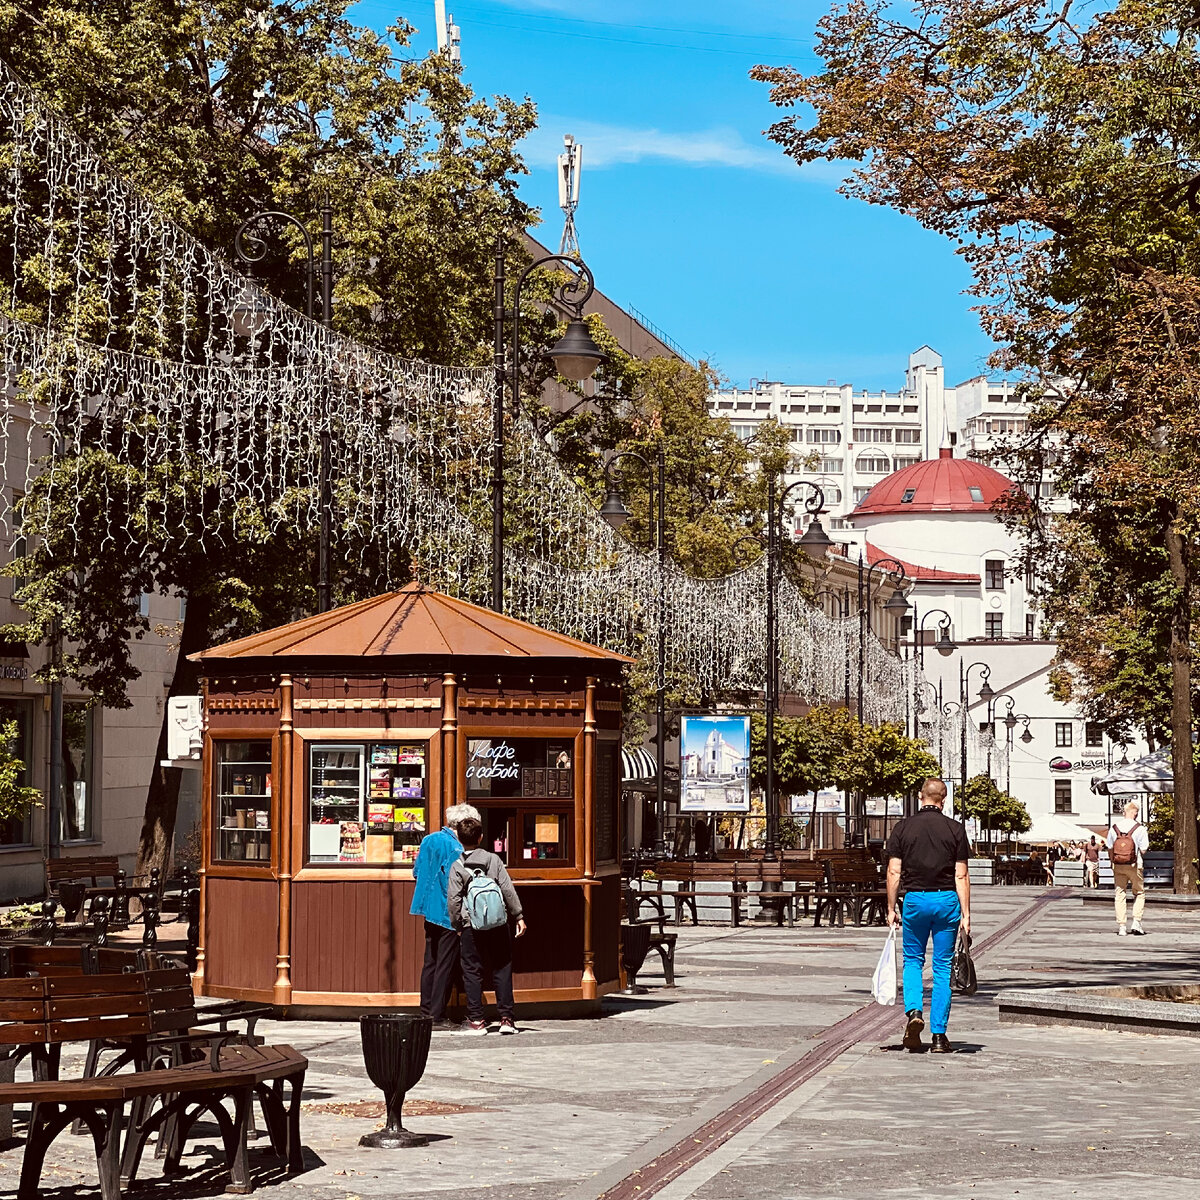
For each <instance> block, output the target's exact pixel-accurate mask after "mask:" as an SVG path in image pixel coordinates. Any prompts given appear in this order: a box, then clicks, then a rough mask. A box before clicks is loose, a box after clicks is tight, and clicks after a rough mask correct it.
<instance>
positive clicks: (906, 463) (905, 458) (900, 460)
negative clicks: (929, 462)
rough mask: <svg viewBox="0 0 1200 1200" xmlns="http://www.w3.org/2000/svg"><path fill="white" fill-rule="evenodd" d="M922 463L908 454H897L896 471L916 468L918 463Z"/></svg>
mask: <svg viewBox="0 0 1200 1200" xmlns="http://www.w3.org/2000/svg"><path fill="white" fill-rule="evenodd" d="M920 461H921V460H920V459H919V458H912V457H910V456H909V455H907V454H897V455H896V470H897V471H899V470H901V469H903V468H904V467H915V466H916V465H917V463H919V462H920Z"/></svg>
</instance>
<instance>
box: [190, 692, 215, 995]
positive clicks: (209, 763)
mask: <svg viewBox="0 0 1200 1200" xmlns="http://www.w3.org/2000/svg"><path fill="white" fill-rule="evenodd" d="M200 736H201V737H202V738H203V739H204V742H203V744H204V751H203V755H204V757H203V759H202V760H201V763H200V787H201V795H200V868H199V870H198V871H197V872H196V873H197V875H198V876H199V886H200V915H199V916H198V917H197V918H196V920H197V921H199V922H200V939H199V942H198V944H197V946H196V969H195V971H193V972H192V989H193V990H194V991H195V993H196V995H197V996H199V995H202V994H203V991H204V942H205V938H204V919H205V915H206V913H207V912H208V899H207V897H208V883H207V880H208V869H207V868H208V864H209V863H210V862H211V861H212V826H213V780H212V773H213V752H212V739H211V738H210V737H209V736H208V680H207V679H202V680H200Z"/></svg>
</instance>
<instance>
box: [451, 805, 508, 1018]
mask: <svg viewBox="0 0 1200 1200" xmlns="http://www.w3.org/2000/svg"><path fill="white" fill-rule="evenodd" d="M482 834H483V827H482V824H481V822H480V820H479V814H478V813H475V815H474V816H470V817H466V818H465V819H464V820H462V821H460V822H459V824H458V836H459V839H460V840H461V841H462V844H463V848H464V850H465V853H464V854H463V856H462V858H460V859H459V860H458V861H457V862H456V863H455V864H454V866H453V868H452V869H451V871H450V892H449V906H450V920H451V921H452V922H453V924H454V928H455V929H456V930H458V933H459V942H460V947H461V951H462V972H463V983H464V985H465V986H466V989H467V1027H466V1029H464V1030H463V1032H464V1033H473V1034H476V1035H480V1036H482V1035H483V1034H486V1033H487V1031H488V1029H487V1022H486V1021H485V1020H484V1008H483V985H484V983H485V982H486V980H487V977H488V976H489V975H490V976H491V978H492V989H493V991H495V993H496V1008H497V1010H498V1011H499V1013H500V1032H501V1033H516V1032H517V1026H516V1024H515V1021H514V1018H515V1015H516V1013H515V1005H514V1003H513V982H512V933H511V932H510V930H509V926H510V924H512V923H515V925H516V936H517V937H521V936H522V935H523V934H524V933H525V917H524V914H523V913H522V911H521V901H520V899H519V898H518V896H517V889H516V888H515V887H513V882H512V879H511V878H509V874H508V871H507V870H505V867H504V864H503V863H502V862H501V861H500V859H499V858H497V857H496V855H494V854H493V853H491V851H490V850H482V849H480V847H479V840H480V838H481V836H482Z"/></svg>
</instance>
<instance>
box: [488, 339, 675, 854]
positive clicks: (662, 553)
mask: <svg viewBox="0 0 1200 1200" xmlns="http://www.w3.org/2000/svg"><path fill="white" fill-rule="evenodd" d="M568 332H569V331H568ZM564 340H565V339H564ZM560 345H561V343H560ZM630 458H632V459H635V460H636V461H637V462H640V463H641V464H642V466H643V467H645V469H646V476H647V480H648V482H649V487H648V488H647V494H648V496H649V501H650V513H649V517H650V520H649V525H648V528H649V529H651V530H652V531H653V533H654V547H655V549H656V550H657V551H658V586H657V587H656V588H655V593H656V595H655V610H656V616H657V623H658V652H657V654H656V656H655V663H654V713H655V722H656V725H657V736H656V738H655V743H656V744H655V757H654V771H655V778H654V808H655V813H654V816H655V820H656V821H657V822H658V850H659V852H660V853H665V852H666V847H667V831H666V822H667V797H666V790H665V786H666V781H665V778H664V776H665V775H666V766H667V626H666V621H665V619H664V618H665V614H666V595H665V591H664V579H665V574H666V565H667V456H666V451H665V450H664V448H663V444H662V442H659V444H658V449H657V451H656V453H655V456H654V462H653V463H651V462H650V461H649V459H647V458H646V457H645V456H644V455H641V454H638V453H637V451H635V450H624V451H622V452H621V453H620V454H614V455H613V456H612V458H610V459H609V460H608V462H606V463H605V464H604V489H605V494H604V504H603V505H602V506H601V508H600V515H601V516H602V517H603V518H604V519H605V520H606V521H607V522H608V523H609V525H611V526H612V527H613V528H614V529H620V528H621V526H622V525H624V524H625V522H626V521H627V520H629V510H628V509H627V508H626V507H625V501H624V500H623V499H622V498H621V492H620V490H619V489H618V488H617V486H616V483H615V482H614V480H613V466H614V465H615V464H616V463H618V462H620V460H621V459H630ZM656 510H657V512H656ZM497 611H499V609H497Z"/></svg>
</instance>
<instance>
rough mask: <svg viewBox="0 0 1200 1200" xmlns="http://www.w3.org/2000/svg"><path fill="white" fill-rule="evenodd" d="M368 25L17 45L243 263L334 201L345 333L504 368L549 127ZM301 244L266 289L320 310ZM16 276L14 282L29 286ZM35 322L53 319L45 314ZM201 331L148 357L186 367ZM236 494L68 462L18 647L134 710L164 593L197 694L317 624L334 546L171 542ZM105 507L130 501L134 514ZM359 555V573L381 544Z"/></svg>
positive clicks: (177, 14)
mask: <svg viewBox="0 0 1200 1200" xmlns="http://www.w3.org/2000/svg"><path fill="white" fill-rule="evenodd" d="M348 7H349V0H300V2H298V3H295V4H290V5H282V4H273V3H271V2H270V0H249V3H247V2H245V0H238V2H237V3H230V2H229V0H180V3H178V4H175V5H172V6H167V7H164V6H162V5H161V4H159V3H157V0H117V2H116V3H113V4H106V5H99V6H97V5H93V4H87V3H81V2H79V0H57V2H55V3H35V4H30V5H25V6H19V7H18V6H11V5H10V6H0V42H2V43H3V45H4V47H5V51H4V53H5V56H6V58H7V59H8V60H9V61H10V62H11V64H12V66H13V67H14V68H15V69H16V71H17V72H18V73H19V74H20V75H21V76H22V77H23V78H24V79H25V80H26V81H27V82H29V83H30V84H31V85H32V86H34V87H36V88H37V89H38V90H39V91H40V92H41V94H42V95H43V96H44V97H45V98H46V100H47V101H48V102H49V103H50V104H52V105H53V106H54V107H56V108H57V109H58V110H59V111H60V112H62V113H64V114H66V115H67V117H68V119H69V120H70V121H71V122H72V124H73V126H74V128H75V130H76V132H77V133H78V134H79V135H80V136H82V137H83V138H85V139H86V140H88V141H89V142H90V143H91V144H92V146H93V147H94V148H95V149H96V150H97V151H98V152H99V153H100V154H102V155H103V156H105V158H106V159H107V160H108V162H109V163H110V164H111V165H112V166H113V167H114V168H115V169H116V170H117V171H118V172H120V173H121V174H122V175H124V176H125V177H127V178H128V179H130V180H131V181H132V182H133V183H134V185H135V186H136V187H138V188H139V189H140V191H141V192H142V193H143V194H145V195H146V196H147V197H149V198H150V200H151V201H152V202H153V203H154V204H155V205H156V206H158V208H159V209H160V211H162V212H164V213H165V214H166V215H169V216H170V217H172V218H174V219H175V220H176V221H177V222H179V223H180V224H181V225H182V226H184V227H185V228H186V229H188V230H189V231H190V232H192V233H193V234H195V235H196V236H197V237H199V238H200V239H201V240H202V241H204V242H206V243H208V244H209V245H211V246H214V247H217V248H223V249H227V248H228V247H229V246H230V242H231V239H232V235H233V232H234V230H235V229H236V228H237V226H238V225H239V223H240V222H241V220H242V219H243V218H244V217H246V216H247V215H249V214H250V213H252V212H254V211H256V210H258V209H263V208H278V209H283V210H285V211H289V212H294V213H296V214H297V215H298V216H300V217H301V218H302V219H304V220H306V221H307V222H308V225H309V229H310V232H313V233H316V232H317V230H318V228H319V211H320V208H321V205H322V204H323V203H325V202H326V201H328V203H329V204H330V205H331V206H332V208H333V210H334V227H335V230H336V238H335V245H334V257H335V280H336V284H335V317H334V319H335V325H336V326H337V328H338V329H339V330H340V331H342V332H344V333H346V334H349V335H352V336H354V337H357V338H359V339H361V340H364V341H366V342H368V343H369V344H371V345H374V346H378V347H380V348H382V349H384V350H388V351H392V352H395V353H398V354H404V355H414V356H424V357H427V358H431V359H434V360H436V361H442V362H448V363H459V364H470V363H482V362H485V361H487V355H488V354H489V353H490V352H489V350H488V349H487V347H488V343H489V341H490V335H491V321H492V311H491V307H492V301H491V291H490V283H489V279H490V272H491V261H492V255H493V250H494V244H495V241H496V238H497V237H498V236H501V235H503V236H504V237H505V238H506V239H507V241H508V245H509V251H510V254H511V256H512V259H513V262H514V264H515V263H516V262H518V261H520V257H521V254H522V253H523V252H522V251H521V249H520V247H519V243H518V241H517V231H519V230H521V229H524V228H525V227H526V226H527V225H528V224H529V223H530V222H531V220H532V219H533V215H534V214H533V213H532V211H531V210H530V209H529V208H528V207H527V206H526V205H525V204H523V203H522V202H521V201H520V200H519V199H518V198H517V195H516V182H517V178H518V177H519V175H520V174H521V173H523V171H524V168H523V166H522V164H521V160H520V158H519V156H518V154H517V151H516V144H517V142H518V141H519V140H520V138H521V137H523V136H524V135H525V133H527V132H528V131H529V130H530V129H531V128H532V127H533V122H534V110H533V106H532V105H531V104H530V103H529V102H528V101H524V102H519V103H518V102H513V101H510V100H507V99H505V98H503V97H500V98H497V99H496V100H494V101H492V102H488V101H485V100H483V99H481V98H479V97H476V96H475V95H474V94H473V93H472V91H471V89H470V88H469V87H467V85H466V84H465V83H464V81H463V79H462V76H461V71H460V70H459V69H458V68H457V67H456V66H454V65H453V64H451V63H450V62H449V61H448V60H447V59H446V58H445V57H444V56H439V55H433V56H430V57H428V58H426V59H424V60H417V59H405V58H402V57H400V56H399V53H398V51H400V50H402V49H403V47H404V46H405V44H406V42H407V39H408V36H409V34H410V32H411V30H410V27H409V26H407V25H405V24H404V23H402V22H401V23H398V24H397V25H396V26H394V27H393V28H392V29H391V30H390V31H389V34H390V39H389V38H381V37H379V36H378V35H376V34H374V33H372V32H371V31H369V30H366V29H363V28H361V27H358V26H356V25H354V24H353V23H352V22H350V21H349V20H347V19H346V17H345V13H346V10H347V9H348ZM2 220H3V214H0V223H2ZM280 242H281V247H280V249H281V253H279V254H277V255H274V256H272V257H269V258H268V259H267V260H265V261H264V263H263V264H262V266H261V268H260V272H259V274H260V278H261V279H262V281H263V282H264V283H265V285H266V286H267V287H268V288H269V289H270V290H272V291H274V292H275V293H276V294H278V295H280V296H282V297H283V298H285V299H288V300H290V301H291V302H292V303H294V304H296V305H297V306H302V304H303V280H304V274H303V271H302V270H301V269H300V264H301V245H300V242H299V239H298V238H297V237H295V236H293V235H292V234H291V233H290V232H288V231H286V230H285V231H283V233H282V234H281V239H280ZM0 257H2V258H3V264H2V265H0V271H3V272H11V270H12V267H13V264H12V262H11V259H10V257H9V256H0ZM97 266H99V264H97ZM76 299H77V304H76V308H75V312H74V318H75V320H74V326H75V328H76V329H77V330H78V332H79V334H80V335H81V336H82V337H85V338H86V337H92V338H94V339H95V340H97V341H100V342H105V343H106V344H109V345H112V346H115V347H117V348H120V347H121V346H122V345H123V344H124V342H125V340H126V338H127V336H128V334H129V332H130V330H129V328H127V327H125V326H124V325H123V324H122V323H121V321H119V320H118V321H116V322H115V323H113V324H112V325H109V324H108V323H107V315H106V314H103V313H101V312H98V311H94V310H93V309H91V308H89V305H88V297H87V296H86V295H80V296H79V297H77V298H76ZM143 299H144V298H143ZM18 315H20V316H22V317H24V318H25V319H31V320H34V321H35V323H36V321H37V317H38V313H37V311H36V305H35V306H34V308H33V309H31V310H30V311H23V312H21V313H20V314H18ZM102 320H103V321H104V322H105V323H103V324H102V323H101V322H102ZM143 332H144V331H143ZM177 333H178V331H166V333H165V334H164V337H165V338H166V340H160V341H158V342H154V341H153V340H151V341H150V342H149V343H146V344H144V345H143V350H144V351H148V352H158V353H161V354H163V355H165V356H171V355H177V354H178V351H179V346H178V345H175V344H174V343H172V342H171V341H170V338H171V337H173V336H177ZM76 477H78V478H80V479H83V480H88V481H91V483H92V484H93V485H94V486H93V487H92V488H90V489H89V490H88V495H89V498H90V499H91V501H92V507H91V508H90V509H89V510H88V511H87V512H86V513H85V514H84V518H85V520H86V536H84V537H82V538H80V537H77V536H76V533H77V532H78V531H77V530H72V528H71V524H72V519H73V513H70V512H69V511H68V509H67V508H66V507H65V506H64V505H63V498H64V496H65V492H64V491H63V489H61V488H58V487H56V486H55V485H56V483H57V482H58V479H59V478H61V479H65V480H72V481H73V480H74V479H75V478H76ZM110 484H111V487H110V486H107V485H110ZM220 486H221V480H220V479H219V478H216V477H214V476H213V475H211V474H202V473H200V472H199V471H189V470H188V469H187V468H186V467H184V468H182V469H180V470H176V471H172V472H161V473H159V474H157V475H154V476H143V475H141V474H139V473H138V472H136V471H133V470H132V469H131V468H130V467H129V466H128V464H125V463H123V462H121V461H120V459H119V458H118V457H117V456H116V455H115V454H114V453H113V452H112V450H111V448H109V447H106V446H104V445H100V444H95V445H88V446H85V447H83V449H82V450H81V452H80V453H78V454H77V455H70V456H66V457H63V458H60V459H59V460H58V465H57V468H56V470H47V471H46V472H45V473H44V474H43V475H42V477H41V478H40V479H39V481H38V485H37V487H36V488H35V489H34V490H33V492H32V493H31V495H30V496H29V497H28V498H27V503H28V505H29V506H30V507H31V508H36V507H37V506H39V505H42V506H44V508H43V510H42V511H43V515H45V516H47V517H48V518H49V520H48V527H49V530H50V532H49V534H48V536H47V537H46V538H45V539H44V540H43V541H40V542H38V543H36V544H35V545H34V547H33V549H32V551H31V553H30V554H29V555H28V556H27V557H26V558H25V559H23V560H21V561H19V562H16V563H13V564H12V565H11V566H10V568H8V570H9V573H10V574H14V575H24V576H26V577H27V578H29V580H30V583H29V584H28V586H26V587H25V588H24V590H23V591H22V593H21V602H22V606H23V607H24V608H25V610H26V612H27V613H28V620H27V622H26V623H25V624H24V625H22V626H20V627H16V628H10V636H18V637H21V638H23V639H25V640H31V641H44V640H48V639H49V638H50V637H51V636H52V635H53V633H54V632H55V631H56V630H61V632H62V635H63V637H64V638H65V641H66V649H65V654H64V659H63V663H62V668H61V673H62V674H64V675H68V676H73V677H74V678H76V679H78V680H79V682H80V683H81V684H82V685H84V686H85V687H87V688H88V689H89V690H91V691H92V693H93V694H94V695H95V697H96V699H97V702H98V703H103V704H104V705H106V706H109V707H121V706H124V705H126V704H127V699H126V688H127V685H128V683H129V681H130V680H131V679H132V678H134V676H135V675H136V671H135V669H134V667H133V665H132V662H131V656H130V644H131V642H132V641H133V640H135V639H136V638H138V637H141V636H142V635H143V634H144V633H145V632H146V630H147V628H148V623H147V622H146V620H145V619H144V618H142V617H141V616H140V615H139V612H138V603H137V601H138V596H139V595H140V594H141V593H142V592H148V591H152V590H156V589H157V590H162V591H166V590H168V589H170V588H178V589H179V590H181V591H183V592H184V593H185V594H186V596H187V599H188V605H187V615H186V619H185V621H184V623H183V627H182V630H181V634H180V638H179V658H178V663H177V667H176V670H175V671H174V674H173V679H172V688H171V690H172V693H173V694H179V693H184V692H187V691H192V690H194V689H195V686H196V671H195V668H194V667H193V666H192V664H190V663H189V662H188V661H187V655H189V654H190V653H193V652H194V651H196V650H199V649H202V648H203V647H204V646H205V645H208V644H211V643H212V642H213V641H214V640H216V639H217V638H218V637H219V636H222V635H225V636H237V635H239V634H242V633H248V632H252V631H254V630H256V629H259V628H262V627H264V626H265V625H268V624H272V623H278V622H279V621H283V620H288V619H291V618H292V617H293V616H295V615H296V614H297V613H298V612H300V611H304V610H309V611H311V609H312V600H313V587H312V576H313V570H312V563H313V559H314V554H315V539H314V538H310V537H305V536H303V535H301V534H299V533H297V534H296V535H295V536H289V535H287V534H286V533H285V534H283V535H278V534H275V535H272V534H270V532H269V528H270V526H269V522H268V520H267V517H268V514H267V513H265V512H260V511H249V510H244V511H241V512H240V513H239V514H238V523H237V525H236V527H233V526H230V527H225V528H212V527H211V525H210V526H209V528H207V530H206V532H207V535H208V536H207V538H206V541H205V543H204V546H203V549H201V548H200V543H199V542H198V541H197V540H195V539H192V540H183V539H181V538H180V537H178V536H177V535H178V533H179V530H178V529H177V528H174V527H172V528H164V527H160V526H158V525H157V524H156V523H155V518H154V510H155V500H156V499H157V498H159V497H161V496H163V495H164V494H175V495H179V494H183V493H186V494H187V495H188V497H189V504H188V509H189V511H191V512H193V513H201V512H205V511H207V512H209V513H211V512H212V511H214V506H213V505H212V504H211V503H208V501H209V500H211V496H212V494H213V493H215V491H217V490H218V489H219V488H220ZM101 497H105V498H106V500H112V499H113V498H114V497H124V498H125V499H126V500H127V501H128V508H127V509H122V508H121V506H120V505H119V504H116V503H102V502H101ZM191 532H192V533H193V534H194V533H196V532H197V530H196V529H193V530H191ZM342 549H343V550H346V551H348V552H349V553H348V557H349V558H350V560H351V561H357V560H358V559H359V555H358V553H357V550H358V548H357V547H354V546H346V545H343V547H342ZM373 565H374V563H373V560H372V559H371V558H370V557H368V558H367V559H366V562H365V569H364V570H363V571H362V572H361V574H359V575H358V576H357V577H354V578H351V579H349V580H347V581H346V583H347V589H346V591H344V592H343V593H342V596H343V598H347V596H348V595H349V596H352V595H353V594H354V591H355V590H357V589H358V588H360V587H362V588H369V587H370V586H371V584H372V581H373V580H372V567H373ZM165 737H166V728H165V719H164V726H163V730H162V733H161V735H160V740H159V746H158V751H157V753H156V754H155V761H154V764H153V769H152V771H151V782H150V784H149V787H148V791H147V804H146V817H145V822H144V825H143V829H142V835H141V842H140V847H139V853H138V868H137V869H138V871H139V873H144V872H145V871H147V870H148V869H149V867H150V866H152V865H157V866H160V867H161V866H164V865H165V859H166V856H167V854H168V853H169V848H170V843H171V840H172V836H173V827H174V813H175V801H176V796H177V791H178V777H177V776H178V773H177V772H166V773H163V772H160V770H159V769H158V766H157V763H158V761H159V760H160V759H162V758H164V757H165V753H166V747H165ZM164 775H165V777H164Z"/></svg>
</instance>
